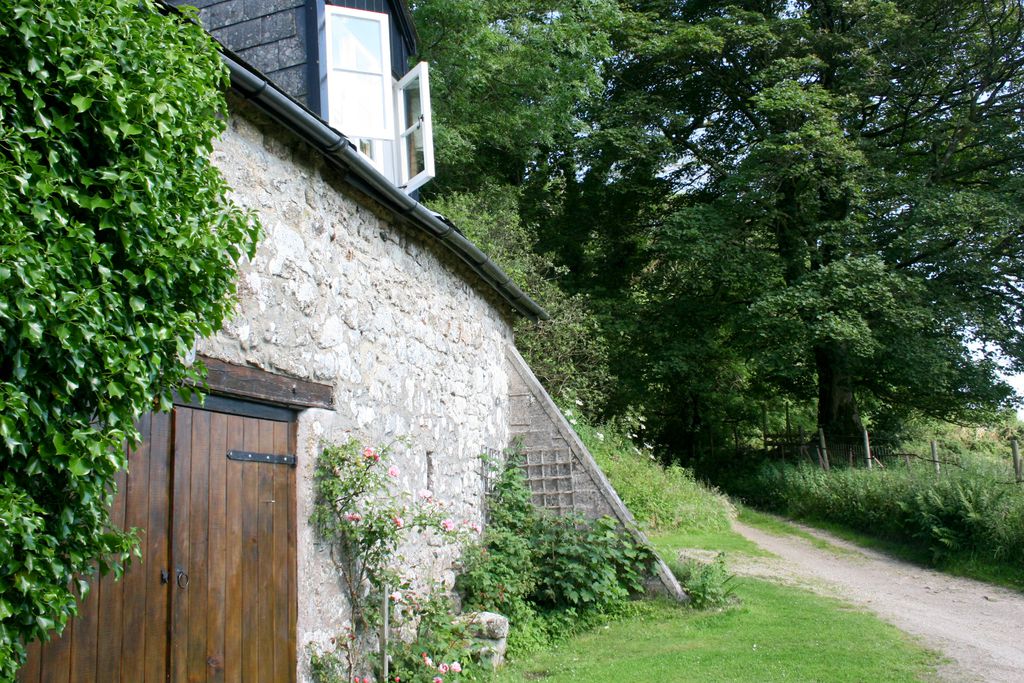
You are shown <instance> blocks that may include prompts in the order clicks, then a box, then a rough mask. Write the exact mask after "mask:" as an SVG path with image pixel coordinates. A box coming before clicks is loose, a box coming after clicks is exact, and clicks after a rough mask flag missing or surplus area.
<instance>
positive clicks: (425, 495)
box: [419, 489, 434, 500]
mask: <svg viewBox="0 0 1024 683" xmlns="http://www.w3.org/2000/svg"><path fill="white" fill-rule="evenodd" d="M419 496H420V498H422V499H423V500H430V499H431V498H433V497H434V492H433V491H431V490H430V489H420V493H419Z"/></svg>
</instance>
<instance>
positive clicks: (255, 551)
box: [170, 402, 296, 683]
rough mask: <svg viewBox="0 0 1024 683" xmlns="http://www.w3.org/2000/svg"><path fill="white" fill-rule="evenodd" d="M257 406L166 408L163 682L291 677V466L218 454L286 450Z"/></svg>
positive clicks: (286, 435) (276, 418)
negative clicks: (169, 494) (171, 429)
mask: <svg viewBox="0 0 1024 683" xmlns="http://www.w3.org/2000/svg"><path fill="white" fill-rule="evenodd" d="M234 403H235V402H230V403H226V405H228V406H229V407H230V406H231V405H233V404H234ZM259 412H260V417H253V416H245V415H238V414H229V413H226V412H218V411H210V410H198V409H195V408H189V407H184V406H178V407H176V408H175V440H174V441H175V445H174V484H173V492H174V493H173V503H172V505H173V510H174V517H173V523H172V538H171V554H172V558H173V565H174V566H173V567H172V573H173V574H174V581H173V583H174V587H173V588H172V600H171V603H172V607H171V651H170V680H171V681H172V683H192V682H195V681H210V682H221V681H234V682H237V683H241V682H243V681H244V682H245V683H249V682H250V681H252V682H253V683H260V682H261V681H267V682H274V683H283V682H286V681H294V680H295V617H296V614H295V612H296V580H295V468H294V467H291V466H289V465H287V464H275V463H267V462H260V461H258V460H257V461H239V460H232V459H229V458H228V457H227V454H228V452H230V451H235V452H239V453H253V454H260V455H271V456H285V455H288V454H289V453H290V452H291V451H292V438H293V437H292V429H291V423H290V421H289V420H290V415H291V414H290V413H289V412H288V411H283V410H282V411H279V413H276V412H275V411H274V409H265V410H261V411H259Z"/></svg>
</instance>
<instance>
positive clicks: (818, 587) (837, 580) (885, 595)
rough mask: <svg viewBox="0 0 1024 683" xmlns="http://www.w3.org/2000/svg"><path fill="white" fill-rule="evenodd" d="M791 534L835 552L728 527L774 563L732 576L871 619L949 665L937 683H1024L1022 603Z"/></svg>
mask: <svg viewBox="0 0 1024 683" xmlns="http://www.w3.org/2000/svg"><path fill="white" fill-rule="evenodd" d="M797 526H799V527H800V528H802V529H803V530H805V531H807V532H808V533H810V534H813V535H814V536H817V537H819V538H821V539H823V540H825V541H827V542H828V543H830V544H831V545H833V546H835V547H836V548H837V549H838V550H836V551H833V550H826V549H821V548H817V547H815V546H814V545H812V544H811V543H810V542H809V541H807V540H806V539H803V538H800V537H798V536H777V535H773V534H770V533H767V532H765V531H762V530H760V529H757V528H754V527H751V526H748V525H746V524H742V523H740V522H734V523H733V527H734V528H735V529H736V531H737V532H739V533H740V534H742V535H743V536H745V537H746V538H748V539H749V540H751V541H753V542H754V543H756V544H757V545H759V546H760V547H761V548H763V549H765V550H767V551H769V552H771V553H773V554H775V555H776V556H777V557H774V558H762V557H750V556H742V557H737V556H736V555H732V556H731V557H730V568H731V570H732V571H733V572H734V573H736V574H738V575H746V576H757V577H761V578H766V579H770V580H774V581H779V582H783V583H789V584H794V585H799V586H802V587H805V588H809V589H811V590H813V591H815V592H818V593H820V594H825V595H831V596H835V597H840V598H843V599H846V600H848V601H849V602H852V603H853V604H855V605H859V606H861V607H864V608H866V609H868V610H869V611H872V612H874V613H875V614H877V615H878V616H880V617H881V618H882V619H884V620H885V621H888V622H889V623H891V624H893V625H894V626H896V627H897V628H899V629H901V630H903V631H904V632H906V633H908V634H911V635H912V636H916V637H917V638H918V639H919V640H920V642H922V643H923V644H924V645H925V646H926V647H929V648H931V649H933V650H936V651H938V652H940V653H942V654H943V655H945V656H946V657H947V658H948V662H947V663H945V664H943V665H942V666H940V667H939V670H938V672H937V673H938V680H940V681H947V682H949V683H967V682H969V681H986V682H987V681H991V682H993V683H1024V595H1022V594H1020V593H1016V592H1013V591H1010V590H1006V589H1003V588H998V587H995V586H992V585H990V584H985V583H981V582H979V581H973V580H971V579H964V578H958V577H954V576H948V575H946V574H941V573H938V572H934V571H931V570H928V569H923V568H921V567H917V566H915V565H911V564H907V563H905V562H902V561H900V560H896V559H893V558H891V557H889V556H887V555H884V554H882V553H879V552H875V551H873V550H868V549H864V548H861V547H859V546H855V545H853V544H851V543H848V542H846V541H844V540H842V539H839V538H837V537H835V536H833V535H831V534H828V533H825V532H823V531H820V530H817V529H811V528H808V527H804V526H802V525H797ZM685 553H687V551H684V554H685Z"/></svg>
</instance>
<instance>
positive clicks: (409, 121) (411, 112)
mask: <svg viewBox="0 0 1024 683" xmlns="http://www.w3.org/2000/svg"><path fill="white" fill-rule="evenodd" d="M403 94H404V95H405V98H404V99H405V127H406V128H411V127H412V126H414V125H415V124H416V122H417V121H419V120H420V116H422V114H423V105H422V103H421V102H420V82H419V80H415V81H413V82H412V87H407V88H406V89H405V90H404V92H403Z"/></svg>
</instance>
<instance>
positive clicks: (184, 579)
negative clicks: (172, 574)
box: [177, 569, 188, 588]
mask: <svg viewBox="0 0 1024 683" xmlns="http://www.w3.org/2000/svg"><path fill="white" fill-rule="evenodd" d="M177 582H178V588H187V587H188V574H186V573H185V570H183V569H179V570H178V579H177Z"/></svg>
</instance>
